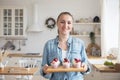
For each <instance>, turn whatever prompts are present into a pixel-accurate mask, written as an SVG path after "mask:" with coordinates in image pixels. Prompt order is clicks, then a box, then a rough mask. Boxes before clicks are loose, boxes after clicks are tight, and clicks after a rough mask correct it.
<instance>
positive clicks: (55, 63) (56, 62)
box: [51, 58, 60, 68]
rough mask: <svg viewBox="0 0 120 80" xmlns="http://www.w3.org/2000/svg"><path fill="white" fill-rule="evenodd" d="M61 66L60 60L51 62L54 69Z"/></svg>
mask: <svg viewBox="0 0 120 80" xmlns="http://www.w3.org/2000/svg"><path fill="white" fill-rule="evenodd" d="M59 65H60V61H59V60H58V58H54V59H53V61H52V62H51V66H52V67H53V68H57V67H58V66H59Z"/></svg>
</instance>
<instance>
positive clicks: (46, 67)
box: [43, 64, 49, 74]
mask: <svg viewBox="0 0 120 80" xmlns="http://www.w3.org/2000/svg"><path fill="white" fill-rule="evenodd" d="M47 69H48V65H47V64H45V65H44V66H43V72H44V73H45V74H49V72H47Z"/></svg>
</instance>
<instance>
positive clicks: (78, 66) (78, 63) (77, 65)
mask: <svg viewBox="0 0 120 80" xmlns="http://www.w3.org/2000/svg"><path fill="white" fill-rule="evenodd" d="M81 64H82V63H81V60H80V59H77V58H74V60H73V67H75V68H80V67H81Z"/></svg>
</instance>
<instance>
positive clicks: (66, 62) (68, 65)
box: [63, 58, 70, 68]
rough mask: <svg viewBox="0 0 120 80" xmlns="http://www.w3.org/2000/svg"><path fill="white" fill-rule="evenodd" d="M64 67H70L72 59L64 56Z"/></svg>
mask: <svg viewBox="0 0 120 80" xmlns="http://www.w3.org/2000/svg"><path fill="white" fill-rule="evenodd" d="M63 67H65V68H69V67H70V61H69V60H68V59H67V58H64V60H63Z"/></svg>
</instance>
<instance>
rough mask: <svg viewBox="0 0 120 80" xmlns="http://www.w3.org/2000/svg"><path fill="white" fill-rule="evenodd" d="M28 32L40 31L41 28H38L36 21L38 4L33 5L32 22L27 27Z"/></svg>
mask: <svg viewBox="0 0 120 80" xmlns="http://www.w3.org/2000/svg"><path fill="white" fill-rule="evenodd" d="M27 31H28V32H41V31H42V29H41V28H40V25H39V22H38V4H34V6H33V24H32V25H31V26H30V27H28V30H27Z"/></svg>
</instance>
